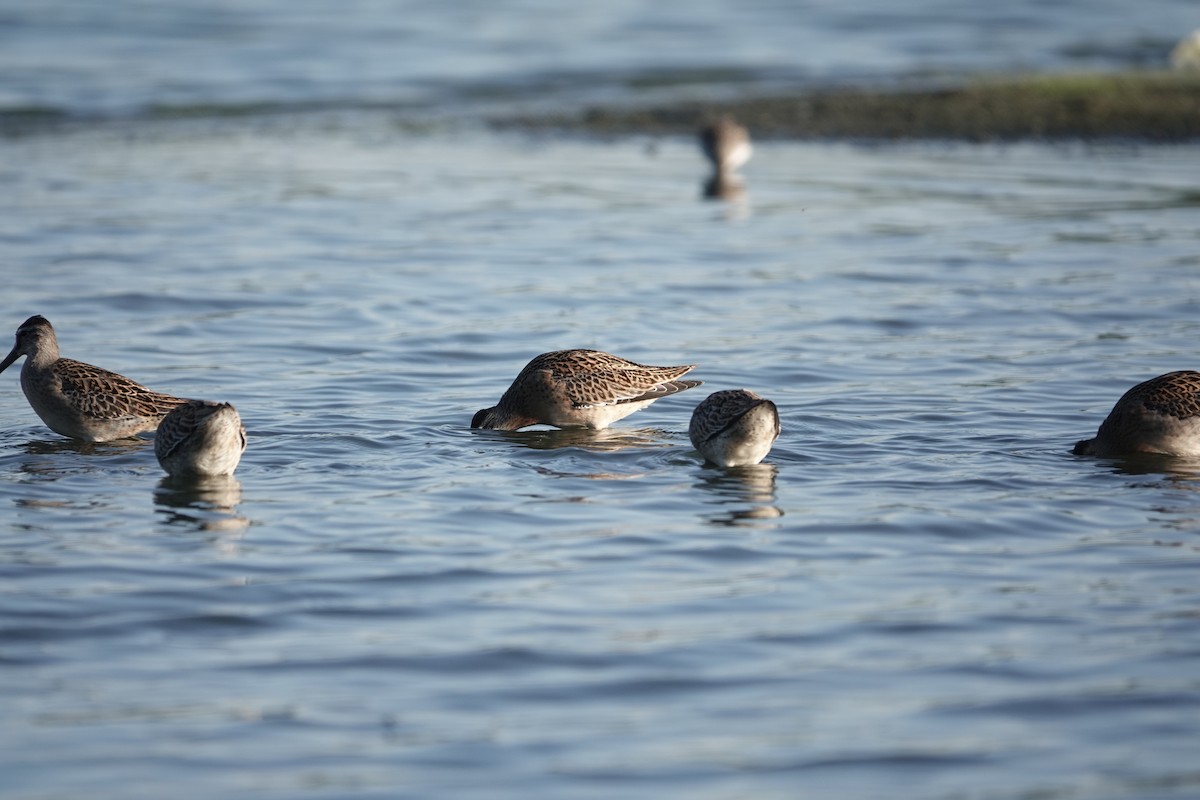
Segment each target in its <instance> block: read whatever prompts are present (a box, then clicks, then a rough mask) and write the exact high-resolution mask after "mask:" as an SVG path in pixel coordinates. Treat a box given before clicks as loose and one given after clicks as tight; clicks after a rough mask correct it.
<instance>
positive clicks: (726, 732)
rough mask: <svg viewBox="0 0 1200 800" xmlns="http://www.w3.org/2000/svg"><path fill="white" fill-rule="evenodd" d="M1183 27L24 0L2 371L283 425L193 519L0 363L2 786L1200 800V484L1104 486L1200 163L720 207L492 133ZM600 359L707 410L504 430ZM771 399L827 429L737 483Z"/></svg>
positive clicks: (852, 177)
mask: <svg viewBox="0 0 1200 800" xmlns="http://www.w3.org/2000/svg"><path fill="white" fill-rule="evenodd" d="M1194 17H1195V5H1194V3H1192V2H1191V0H1144V1H1143V2H1139V3H1128V2H1125V0H1086V1H1085V0H1065V1H1064V2H1057V3H1045V2H1040V0H1018V1H1017V2H1013V3H1007V4H991V5H988V6H985V5H982V4H979V3H976V2H966V0H962V1H961V2H960V1H959V0H920V1H919V2H915V3H909V4H907V5H906V6H905V7H904V9H902V10H900V9H898V8H897V7H895V6H894V4H886V3H879V2H872V1H871V0H855V2H846V3H843V2H839V3H819V2H809V3H803V2H801V3H774V2H757V1H755V2H737V3H732V2H725V0H697V2H689V3H686V4H683V3H628V2H605V3H598V4H597V3H592V4H579V5H578V6H577V7H570V6H563V5H562V4H557V3H545V2H542V0H514V1H513V2H507V3H501V4H497V3H491V2H488V3H480V2H464V3H437V4H434V3H422V2H410V3H405V4H401V5H399V6H397V5H393V4H387V3H379V2H374V1H373V0H354V2H341V1H340V0H339V1H338V2H333V0H287V1H286V2H284V0H247V2H239V3H215V2H210V0H179V2H173V3H165V4H164V3H159V4H154V3H145V2H141V1H140V0H112V1H111V2H105V3H96V2H91V1H90V0H39V2H37V3H30V2H18V1H9V2H6V0H0V131H3V132H4V135H3V136H0V258H2V260H3V273H2V274H3V295H2V299H0V311H2V314H0V342H3V341H4V338H3V337H8V336H10V335H11V332H12V331H14V330H15V329H16V327H17V326H18V325H19V324H20V322H21V321H23V320H24V319H25V318H26V317H28V316H29V315H31V314H35V313H36V314H43V315H45V316H46V317H48V318H49V319H50V320H51V321H52V322H53V323H54V325H55V326H56V328H57V330H58V334H59V339H60V343H61V345H62V349H63V353H64V355H66V356H69V357H72V358H77V359H80V360H83V361H87V362H90V363H94V364H98V365H101V366H103V367H107V368H109V369H113V370H117V371H119V372H121V373H123V374H126V375H128V376H130V377H132V378H135V379H136V380H139V381H141V382H143V383H146V384H147V385H149V386H151V387H153V388H156V389H159V390H163V391H170V392H172V393H175V394H179V395H184V396H192V397H202V398H208V399H213V400H226V401H231V402H233V403H234V404H236V406H237V407H238V409H239V410H240V412H241V414H242V417H243V419H244V421H245V423H246V426H247V428H248V430H249V437H250V446H249V449H248V450H247V452H246V455H245V457H244V459H243V461H242V464H241V466H240V468H239V469H238V471H237V473H236V476H235V477H233V478H231V479H228V480H218V481H208V482H203V483H182V484H181V483H173V482H171V481H167V480H166V479H165V478H164V476H163V473H162V471H161V470H160V469H159V467H158V464H157V462H156V461H155V459H154V454H153V452H152V442H151V440H150V439H149V438H144V439H139V440H133V441H126V442H117V443H109V444H100V445H80V444H76V443H72V442H70V441H67V440H65V439H63V438H61V437H59V436H57V435H55V434H53V433H52V432H50V431H49V430H48V429H47V428H45V427H44V426H43V425H42V424H41V422H40V421H39V420H38V419H37V417H36V416H35V415H34V414H33V412H32V411H31V410H30V408H29V406H28V403H27V402H26V401H25V398H24V397H23V395H22V393H21V389H20V385H19V379H18V374H17V373H18V370H19V365H18V366H14V367H12V368H10V369H9V370H7V371H6V372H4V373H2V374H0V708H3V710H4V713H3V714H0V797H3V798H4V800H10V798H11V799H13V800H16V799H17V798H19V799H20V800H60V799H61V798H78V797H85V796H86V797H88V798H93V800H129V799H130V798H143V797H146V798H162V797H174V796H184V797H220V798H344V797H378V798H388V800H392V799H393V798H413V799H414V800H417V799H419V800H427V799H428V798H443V797H444V798H489V799H492V798H495V799H496V800H501V799H505V800H506V799H508V798H514V799H515V798H528V797H537V798H597V799H598V798H605V799H606V800H607V799H608V798H642V797H654V798H680V799H682V798H687V800H734V798H737V799H738V800H741V799H742V798H755V800H760V799H766V798H779V799H780V800H783V799H784V798H788V799H789V800H790V799H791V798H796V797H820V798H840V797H855V798H857V797H864V798H874V797H911V798H945V799H946V800H949V799H950V798H955V799H958V798H983V799H985V800H993V799H996V798H1013V799H1014V800H1015V798H1024V799H1028V798H1070V799H1072V800H1075V799H1076V798H1114V799H1116V798H1122V799H1123V798H1133V797H1136V798H1184V797H1196V796H1200V766H1197V759H1196V754H1197V752H1200V678H1198V677H1197V676H1200V583H1198V582H1197V579H1196V576H1197V570H1198V568H1200V494H1198V493H1197V489H1198V488H1200V482H1198V478H1200V464H1195V463H1187V462H1180V461H1171V460H1155V459H1149V460H1144V461H1114V460H1096V459H1090V458H1079V457H1075V456H1073V455H1071V454H1070V449H1071V446H1072V444H1073V443H1074V442H1075V440H1077V439H1079V438H1083V437H1085V436H1090V435H1091V434H1092V433H1093V432H1094V431H1095V428H1096V426H1097V425H1098V424H1099V422H1100V420H1101V419H1102V418H1103V416H1104V415H1105V414H1106V413H1107V411H1108V409H1109V408H1110V407H1111V405H1112V403H1113V402H1114V401H1115V400H1116V399H1117V397H1119V396H1120V394H1121V393H1122V392H1123V391H1124V390H1125V389H1127V388H1128V387H1129V386H1131V385H1133V384H1134V383H1136V382H1138V381H1140V380H1143V379H1145V378H1148V377H1151V376H1153V375H1156V374H1159V373H1162V372H1166V371H1169V370H1174V369H1188V368H1190V369H1196V368H1200V364H1198V363H1197V361H1196V341H1197V334H1198V332H1200V321H1198V320H1200V315H1198V313H1197V312H1198V310H1200V224H1198V222H1200V213H1198V212H1200V188H1198V187H1200V166H1198V165H1200V148H1198V147H1197V146H1195V145H1192V146H1172V147H1150V148H1147V147H1141V146H1137V145H1131V144H1127V145H1106V146H1083V145H1073V144H1068V145H1032V144H1031V145H1014V146H1006V147H986V146H966V145H955V144H947V143H937V144H926V145H905V146H887V147H869V146H854V145H850V144H839V143H819V144H818V143H803V144H802V143H794V142H780V141H775V142H772V141H759V142H757V144H756V150H755V157H754V159H753V160H752V161H751V162H750V163H749V165H747V167H746V168H745V173H746V181H747V192H746V194H745V196H744V197H743V198H741V199H740V200H736V201H732V202H705V201H702V200H701V199H700V193H701V185H702V182H703V178H704V168H703V164H702V161H701V158H700V155H699V153H698V151H697V149H696V147H695V144H694V143H693V142H692V141H684V140H681V139H664V140H650V139H648V138H639V137H629V138H622V139H605V140H596V139H590V138H583V137H572V136H567V135H537V136H535V135H526V134H518V133H503V134H501V133H496V132H493V131H491V130H490V129H489V128H488V127H487V126H486V124H483V121H484V120H486V119H488V118H491V117H492V116H494V114H495V113H497V112H499V113H508V112H512V111H518V110H521V109H526V108H529V107H530V106H535V107H539V108H555V109H559V108H568V109H578V108H580V107H582V106H583V105H586V104H589V103H592V102H597V101H600V102H606V103H631V102H649V101H657V100H660V99H666V100H677V99H686V98H695V97H705V98H712V97H721V96H728V94H729V93H731V92H733V93H744V92H749V91H752V90H759V89H763V88H770V87H778V86H800V85H811V84H812V83H817V84H821V83H824V82H827V81H844V80H859V79H863V80H866V81H869V82H874V81H884V82H886V81H888V80H891V79H893V78H895V77H897V76H900V77H904V76H912V75H921V74H925V75H929V74H936V75H942V76H944V75H957V74H961V73H962V72H964V71H974V70H1004V69H1013V68H1019V69H1025V68H1033V69H1068V68H1069V69H1074V68H1080V67H1088V68H1091V67H1100V68H1112V67H1118V68H1124V67H1129V66H1131V65H1151V66H1154V65H1161V64H1162V63H1163V62H1164V60H1165V53H1166V50H1167V48H1168V47H1169V46H1170V44H1171V43H1172V42H1173V41H1174V40H1175V39H1176V38H1178V37H1179V36H1181V35H1183V33H1184V32H1186V31H1187V30H1189V29H1190V28H1192V27H1195V26H1196V25H1197V24H1200V20H1197V19H1195V18H1194ZM13 120H16V121H17V122H18V123H20V124H16V125H12V126H10V125H9V124H8V123H9V122H11V121H13ZM29 120H32V121H33V123H32V124H26V123H27V122H29ZM39 120H40V121H41V122H39ZM47 121H49V122H50V124H43V123H46V122H47ZM16 131H19V133H20V135H15V132H16ZM566 347H594V348H600V349H604V350H609V351H611V352H614V353H618V354H620V355H623V356H626V357H628V358H632V359H635V360H638V361H642V362H646V363H652V364H683V363H689V364H690V363H694V364H697V365H698V366H697V367H696V369H695V371H694V373H693V376H694V377H696V378H698V379H701V380H703V381H704V382H705V384H704V385H703V386H702V387H700V388H698V389H694V390H691V391H689V392H687V393H684V394H681V395H677V396H674V397H670V398H667V399H664V400H662V401H659V402H658V403H656V404H655V405H653V406H651V407H650V408H649V409H647V410H645V411H642V412H639V413H638V414H636V415H634V416H632V417H629V418H628V419H626V420H623V421H622V422H620V423H618V424H617V425H616V426H615V427H614V428H612V429H610V430H608V431H604V432H599V433H582V432H578V431H575V432H571V431H554V430H549V429H538V428H534V429H530V430H526V431H522V432H516V433H501V432H494V431H472V430H470V429H469V427H468V423H469V421H470V419H471V416H472V414H473V413H474V412H475V411H476V410H478V409H479V408H482V407H484V406H489V405H492V404H494V403H495V401H496V400H497V399H498V398H499V396H500V394H501V393H502V392H503V391H504V389H505V388H506V387H507V385H508V383H509V382H510V381H511V380H512V378H513V377H514V376H515V375H516V374H517V372H518V371H519V370H520V369H521V367H522V366H523V365H524V364H525V363H526V362H527V361H528V360H529V359H530V358H531V357H532V356H534V355H536V354H538V353H540V352H544V351H547V350H552V349H558V348H566ZM5 351H6V346H5V345H4V344H0V355H2V354H3V352H5ZM734 387H747V388H750V389H754V390H756V391H758V392H759V393H761V394H763V395H765V396H767V397H770V398H772V399H773V400H774V401H775V402H776V403H777V404H778V406H779V408H780V411H781V415H782V419H783V434H782V436H781V438H780V439H779V441H778V442H777V444H776V446H775V449H774V450H773V451H772V453H771V454H770V456H768V458H767V460H766V462H765V463H764V464H763V465H761V466H759V467H757V468H752V469H743V470H731V471H728V472H726V471H722V470H719V469H716V468H714V467H712V466H707V465H705V464H704V463H703V462H702V461H701V459H700V458H699V457H698V456H697V454H696V453H695V452H694V451H693V450H692V448H691V445H690V443H689V442H688V439H687V435H686V429H687V422H688V418H689V416H690V414H691V410H692V408H693V407H694V406H695V404H696V403H698V402H699V401H700V400H701V399H703V398H704V397H705V396H706V395H707V393H708V392H710V391H714V390H717V389H724V388H734Z"/></svg>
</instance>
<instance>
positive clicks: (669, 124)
mask: <svg viewBox="0 0 1200 800" xmlns="http://www.w3.org/2000/svg"><path fill="white" fill-rule="evenodd" d="M720 114H731V115H732V116H734V117H735V118H737V119H738V121H739V122H741V123H742V124H744V125H746V126H747V127H748V128H749V129H750V131H751V133H752V134H753V135H754V136H756V137H761V138H799V139H840V138H851V139H859V138H862V139H879V140H901V139H955V140H966V141H975V142H984V141H1015V140H1022V139H1041V140H1057V139H1072V140H1074V139H1136V140H1142V141H1146V142H1164V143H1165V142H1185V141H1189V140H1200V71H1190V72H1166V71H1159V72H1137V71H1134V72H1121V73H1071V74H1057V75H1055V74H1042V75H1038V74H1034V75H1019V76H986V77H984V76H977V77H972V78H970V79H969V80H967V81H965V82H964V83H962V84H961V85H958V86H953V87H939V88H899V89H875V88H861V87H845V88H828V89H815V90H803V91H799V92H792V93H777V92H776V93H771V94H766V93H764V94H762V95H759V96H753V95H751V96H748V97H745V98H742V99H736V100H728V101H719V102H717V101H714V102H704V101H687V102H679V103H667V104H661V105H655V106H643V107H628V106H592V107H590V108H587V109H585V110H583V111H581V112H578V113H557V114H547V115H529V116H517V117H510V118H504V119H497V120H494V121H493V122H494V124H495V125H496V126H498V127H503V128H527V129H563V130H580V131H584V132H588V133H593V134H601V135H618V134H653V135H675V134H690V133H694V132H695V131H696V130H697V129H698V128H699V127H700V126H701V125H702V124H703V123H704V122H706V121H708V120H711V119H713V118H714V117H716V116H718V115H720Z"/></svg>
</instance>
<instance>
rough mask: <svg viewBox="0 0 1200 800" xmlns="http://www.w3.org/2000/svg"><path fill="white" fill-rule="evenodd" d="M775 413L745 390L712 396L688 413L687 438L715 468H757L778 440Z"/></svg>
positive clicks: (777, 417)
mask: <svg viewBox="0 0 1200 800" xmlns="http://www.w3.org/2000/svg"><path fill="white" fill-rule="evenodd" d="M779 432H780V426H779V411H778V410H777V409H776V408H775V404H774V403H772V402H771V401H770V400H766V399H764V398H762V397H759V396H758V395H757V394H755V393H754V392H752V391H750V390H748V389H726V390H723V391H720V392H713V393H712V394H710V395H709V396H708V397H706V398H705V399H704V400H703V401H701V403H700V405H698V406H696V409H695V410H694V411H693V412H692V420H691V423H690V424H689V425H688V438H690V439H691V440H692V446H693V447H695V448H696V449H697V450H698V451H699V452H700V454H701V455H702V456H704V457H705V458H706V459H708V460H709V461H711V462H713V463H714V464H716V465H717V466H719V467H744V466H748V465H750V464H757V463H758V462H760V461H762V460H763V459H764V458H766V456H767V453H769V452H771V445H772V444H774V443H775V440H776V439H777V438H779Z"/></svg>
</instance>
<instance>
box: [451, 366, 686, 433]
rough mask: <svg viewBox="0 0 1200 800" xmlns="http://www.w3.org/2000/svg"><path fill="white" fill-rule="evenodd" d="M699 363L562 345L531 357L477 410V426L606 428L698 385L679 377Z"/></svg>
mask: <svg viewBox="0 0 1200 800" xmlns="http://www.w3.org/2000/svg"><path fill="white" fill-rule="evenodd" d="M694 367H695V365H694V364H689V365H686V366H680V367H649V366H645V365H643V364H636V363H634V362H632V361H627V360H626V359H624V358H620V357H618V356H614V355H610V354H609V353H602V352H600V351H599V350H557V351H555V352H552V353H543V354H542V355H540V356H538V357H536V358H534V359H533V360H532V361H530V362H529V363H528V364H527V365H526V366H525V368H524V369H523V370H521V372H520V374H519V375H517V377H516V380H514V381H513V382H512V385H511V386H509V387H508V391H506V392H505V393H504V395H503V396H502V397H501V398H500V402H499V403H497V404H496V405H495V406H493V407H491V408H485V409H483V410H481V411H479V412H478V413H477V414H475V417H474V418H473V419H472V420H471V427H472V428H492V429H495V430H501V431H515V430H517V429H519V428H524V427H525V426H527V425H536V424H544V425H553V426H555V427H557V428H592V429H595V430H599V429H601V428H607V427H608V426H609V425H611V424H612V423H614V422H616V421H617V420H619V419H621V418H623V417H627V416H629V415H630V414H632V413H633V412H635V411H638V410H639V409H642V408H645V407H646V406H648V405H650V404H651V403H653V402H654V401H655V400H657V399H659V398H660V397H666V396H668V395H672V394H675V393H676V392H682V391H684V390H686V389H691V388H692V387H693V386H699V385H700V384H701V383H702V381H694V380H683V381H681V380H677V379H678V378H679V377H680V376H681V375H684V374H686V373H688V372H690V371H691V370H692V369H693V368H694Z"/></svg>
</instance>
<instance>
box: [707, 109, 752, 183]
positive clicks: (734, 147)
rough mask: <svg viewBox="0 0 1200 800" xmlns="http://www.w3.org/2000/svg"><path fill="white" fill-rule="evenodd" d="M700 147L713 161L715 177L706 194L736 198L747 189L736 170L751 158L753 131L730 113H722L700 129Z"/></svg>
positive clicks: (711, 180)
mask: <svg viewBox="0 0 1200 800" xmlns="http://www.w3.org/2000/svg"><path fill="white" fill-rule="evenodd" d="M700 149H701V150H703V151H704V155H705V156H706V157H707V158H708V160H709V161H710V162H712V165H713V174H712V177H710V178H709V179H708V181H707V182H706V183H705V184H704V195H705V197H718V198H723V199H732V198H734V197H737V196H739V195H740V194H741V193H742V192H744V185H743V182H742V180H741V178H739V177H738V176H737V175H736V174H735V173H736V172H737V169H738V167H740V166H742V165H743V164H745V163H746V162H747V161H749V160H750V155H751V153H752V152H753V148H752V147H751V146H750V134H749V133H748V132H747V131H746V129H745V128H744V127H742V126H741V125H739V124H738V123H737V122H736V121H734V119H733V117H730V116H728V115H725V116H721V117H718V118H717V119H716V120H715V121H713V122H712V123H711V124H709V125H706V126H704V127H703V128H701V130H700Z"/></svg>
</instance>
